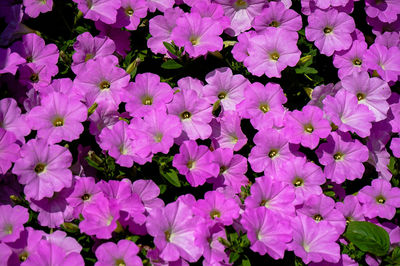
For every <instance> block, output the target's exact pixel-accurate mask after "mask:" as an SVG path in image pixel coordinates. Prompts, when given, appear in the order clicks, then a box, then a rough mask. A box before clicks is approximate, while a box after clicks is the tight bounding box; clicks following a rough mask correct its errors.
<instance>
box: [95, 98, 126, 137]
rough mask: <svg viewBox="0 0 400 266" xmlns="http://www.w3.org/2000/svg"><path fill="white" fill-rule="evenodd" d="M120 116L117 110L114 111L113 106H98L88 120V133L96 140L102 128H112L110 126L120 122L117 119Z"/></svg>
mask: <svg viewBox="0 0 400 266" xmlns="http://www.w3.org/2000/svg"><path fill="white" fill-rule="evenodd" d="M120 116H121V114H120V113H119V112H118V110H115V108H114V107H113V106H110V105H100V106H98V107H97V108H96V111H95V112H94V113H93V114H92V115H91V116H90V117H89V118H88V120H89V121H90V125H89V132H90V134H92V135H95V136H96V139H97V140H98V135H99V134H100V132H101V131H102V130H103V128H105V127H107V128H112V126H113V125H114V124H115V123H117V122H118V121H120V119H119V117H120Z"/></svg>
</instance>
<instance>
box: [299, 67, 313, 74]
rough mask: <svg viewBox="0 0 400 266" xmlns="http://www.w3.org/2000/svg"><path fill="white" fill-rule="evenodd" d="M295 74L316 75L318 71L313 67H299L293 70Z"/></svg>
mask: <svg viewBox="0 0 400 266" xmlns="http://www.w3.org/2000/svg"><path fill="white" fill-rule="evenodd" d="M295 71H296V74H317V73H318V70H316V69H315V68H313V67H308V66H301V67H298V68H296V69H295Z"/></svg>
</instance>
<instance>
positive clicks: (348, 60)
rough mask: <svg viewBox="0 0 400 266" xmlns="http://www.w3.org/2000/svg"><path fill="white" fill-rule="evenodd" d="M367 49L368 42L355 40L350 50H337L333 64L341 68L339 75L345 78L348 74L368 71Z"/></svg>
mask: <svg viewBox="0 0 400 266" xmlns="http://www.w3.org/2000/svg"><path fill="white" fill-rule="evenodd" d="M366 51H367V43H366V42H365V41H363V40H355V41H353V44H352V46H351V48H350V49H349V50H346V51H340V52H335V54H334V55H333V65H334V66H335V67H336V68H338V69H339V71H338V76H339V78H340V79H343V78H344V77H345V76H347V75H351V74H353V73H356V72H361V71H366V70H368V68H367V67H366V65H365V62H363V61H364V57H365V52H366Z"/></svg>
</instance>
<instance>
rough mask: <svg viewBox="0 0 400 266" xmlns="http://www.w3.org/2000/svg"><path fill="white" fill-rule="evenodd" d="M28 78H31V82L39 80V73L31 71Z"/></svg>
mask: <svg viewBox="0 0 400 266" xmlns="http://www.w3.org/2000/svg"><path fill="white" fill-rule="evenodd" d="M30 80H31V81H32V82H33V83H37V82H39V75H38V74H37V73H33V74H32V75H31V77H30Z"/></svg>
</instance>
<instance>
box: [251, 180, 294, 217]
mask: <svg viewBox="0 0 400 266" xmlns="http://www.w3.org/2000/svg"><path fill="white" fill-rule="evenodd" d="M250 194H251V195H250V196H248V197H247V198H246V200H245V205H246V208H247V209H249V208H250V209H253V208H257V207H260V206H262V207H265V208H267V209H268V210H270V211H271V212H272V213H274V214H276V215H278V216H279V217H281V218H282V219H289V217H294V216H295V212H294V205H293V201H294V199H295V193H294V188H293V187H291V186H289V185H288V184H285V183H283V182H280V181H277V180H274V179H272V178H271V177H269V176H262V177H258V178H256V182H255V183H254V184H253V185H252V186H251V188H250Z"/></svg>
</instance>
